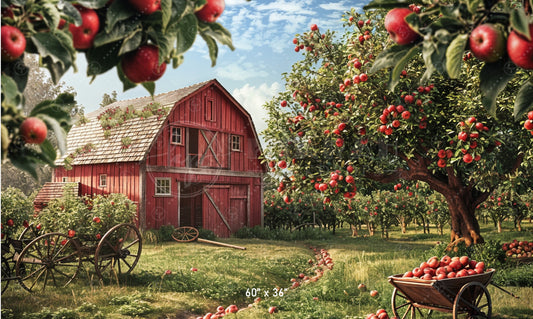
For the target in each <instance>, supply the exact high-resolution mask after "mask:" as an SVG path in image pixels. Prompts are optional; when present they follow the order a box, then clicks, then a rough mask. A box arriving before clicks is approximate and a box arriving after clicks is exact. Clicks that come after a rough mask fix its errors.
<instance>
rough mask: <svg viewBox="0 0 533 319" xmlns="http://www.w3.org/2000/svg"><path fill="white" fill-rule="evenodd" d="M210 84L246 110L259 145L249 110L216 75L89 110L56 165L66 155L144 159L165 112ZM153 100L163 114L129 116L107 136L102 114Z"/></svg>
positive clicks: (97, 160)
mask: <svg viewBox="0 0 533 319" xmlns="http://www.w3.org/2000/svg"><path fill="white" fill-rule="evenodd" d="M209 85H215V86H217V87H219V88H220V89H221V91H222V92H223V94H225V95H226V96H227V97H228V98H229V99H230V100H231V101H232V102H233V103H234V104H235V105H237V107H238V108H239V109H240V111H241V112H243V113H244V115H245V116H246V117H247V119H248V120H249V122H250V126H251V127H252V131H253V134H254V137H255V140H256V142H257V145H258V146H259V147H260V143H259V138H258V136H257V133H256V131H255V127H254V124H253V121H252V118H251V116H250V114H249V113H248V112H247V111H246V110H245V109H244V108H243V107H242V106H241V105H240V104H239V103H238V102H237V101H236V100H235V99H234V98H233V97H232V96H231V95H230V94H229V93H228V92H227V91H226V90H225V89H224V87H223V86H222V85H221V84H220V83H219V82H218V81H217V80H216V79H212V80H209V81H205V82H201V83H197V84H194V85H191V86H188V87H185V88H182V89H178V90H175V91H171V92H167V93H162V94H159V95H155V96H154V97H153V99H152V97H151V96H146V97H141V98H136V99H131V100H124V101H117V102H114V103H112V104H109V105H107V106H105V107H103V108H99V109H98V110H96V111H93V112H91V113H88V114H86V115H85V117H86V119H87V120H88V121H86V123H84V124H76V125H74V126H73V127H72V128H71V130H70V132H69V133H68V136H67V146H68V148H67V152H66V154H65V155H63V156H62V157H59V158H58V159H57V160H56V165H59V166H64V165H65V158H67V160H68V161H69V163H70V165H86V164H101V163H114V162H137V161H142V160H144V158H145V156H146V155H147V154H148V151H149V149H150V147H151V145H152V143H153V141H154V139H155V138H156V137H157V135H158V133H159V132H160V130H161V129H162V126H163V124H164V122H165V119H166V116H167V115H168V114H169V113H170V112H171V110H172V108H173V107H174V106H175V105H176V104H177V103H178V102H180V101H181V100H184V99H186V98H187V97H189V96H191V95H192V94H193V93H195V92H197V91H198V90H200V89H202V88H204V87H206V86H209ZM151 103H159V104H160V107H161V108H163V109H165V108H167V109H168V112H167V113H166V115H164V116H162V117H161V116H157V115H153V116H151V117H148V118H139V117H136V118H131V119H128V120H127V121H125V122H124V123H123V124H121V125H119V126H117V127H114V128H112V129H111V130H110V134H109V136H108V137H106V136H105V134H104V129H103V128H102V125H101V124H100V121H99V119H98V117H99V116H100V115H101V114H103V113H105V112H106V111H110V110H113V109H116V108H120V109H126V108H128V107H129V108H134V109H135V110H137V111H140V110H142V109H143V108H145V107H146V106H147V105H150V104H151ZM124 139H128V140H129V141H128V142H130V143H131V144H130V145H129V147H124V142H123V141H124Z"/></svg>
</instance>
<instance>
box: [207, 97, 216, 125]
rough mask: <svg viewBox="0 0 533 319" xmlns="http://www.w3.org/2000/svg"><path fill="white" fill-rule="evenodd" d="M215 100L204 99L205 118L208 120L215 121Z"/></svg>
mask: <svg viewBox="0 0 533 319" xmlns="http://www.w3.org/2000/svg"><path fill="white" fill-rule="evenodd" d="M215 113H216V112H215V100H213V99H211V98H206V99H205V120H206V121H210V122H215V119H216V117H215V116H216V114H215Z"/></svg>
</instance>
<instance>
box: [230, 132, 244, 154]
mask: <svg viewBox="0 0 533 319" xmlns="http://www.w3.org/2000/svg"><path fill="white" fill-rule="evenodd" d="M234 139H236V140H237V143H238V148H235V147H234V146H235V144H236V143H235V141H234ZM230 143H231V150H232V151H233V152H242V137H241V136H240V135H231V140H230Z"/></svg>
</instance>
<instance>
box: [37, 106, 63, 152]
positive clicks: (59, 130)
mask: <svg viewBox="0 0 533 319" xmlns="http://www.w3.org/2000/svg"><path fill="white" fill-rule="evenodd" d="M38 117H39V118H40V119H42V120H43V121H44V122H45V123H46V126H48V128H50V129H52V130H53V131H54V134H55V135H56V138H57V146H58V148H59V151H60V152H61V154H65V153H66V152H67V131H65V129H64V128H63V127H62V126H61V124H60V123H59V122H58V121H57V119H56V118H54V117H51V116H48V115H46V114H43V113H41V114H39V116H38Z"/></svg>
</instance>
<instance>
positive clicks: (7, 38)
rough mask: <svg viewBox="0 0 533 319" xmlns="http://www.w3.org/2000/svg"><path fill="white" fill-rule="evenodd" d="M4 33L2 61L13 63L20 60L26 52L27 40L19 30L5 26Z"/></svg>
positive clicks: (3, 27) (2, 30) (2, 31)
mask: <svg viewBox="0 0 533 319" xmlns="http://www.w3.org/2000/svg"><path fill="white" fill-rule="evenodd" d="M1 33H2V61H7V62H12V61H15V60H16V59H18V58H19V57H20V56H21V55H22V53H24V50H26V38H25V37H24V34H23V33H22V32H21V31H20V30H19V29H18V28H17V27H13V26H10V25H3V26H2V29H1Z"/></svg>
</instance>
